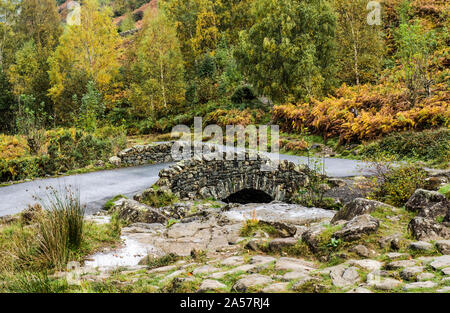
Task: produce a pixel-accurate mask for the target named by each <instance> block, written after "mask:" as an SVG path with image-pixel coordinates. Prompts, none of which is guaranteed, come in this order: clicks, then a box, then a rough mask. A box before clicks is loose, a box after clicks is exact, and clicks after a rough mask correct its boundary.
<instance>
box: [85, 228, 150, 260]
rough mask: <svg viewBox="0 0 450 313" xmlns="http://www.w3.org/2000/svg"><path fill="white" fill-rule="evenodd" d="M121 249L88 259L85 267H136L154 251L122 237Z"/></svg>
mask: <svg viewBox="0 0 450 313" xmlns="http://www.w3.org/2000/svg"><path fill="white" fill-rule="evenodd" d="M122 240H123V241H124V242H123V247H122V248H119V249H117V250H114V251H111V252H101V253H97V254H94V255H92V256H90V257H89V261H86V262H85V266H87V267H93V268H97V267H120V266H127V267H128V266H136V265H138V263H139V261H140V260H141V259H142V258H143V257H145V256H146V255H148V254H150V253H152V252H153V251H156V249H155V248H154V247H152V246H149V245H145V246H144V245H142V244H141V243H139V242H138V241H136V240H133V239H131V238H129V237H126V236H123V237H122Z"/></svg>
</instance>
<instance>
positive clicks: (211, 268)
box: [192, 265, 220, 275]
mask: <svg viewBox="0 0 450 313" xmlns="http://www.w3.org/2000/svg"><path fill="white" fill-rule="evenodd" d="M218 271H220V269H218V268H217V267H214V266H211V265H204V266H202V267H198V268H196V269H195V270H193V271H192V274H194V275H199V274H211V273H214V272H218Z"/></svg>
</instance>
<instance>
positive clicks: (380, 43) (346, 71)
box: [334, 0, 385, 85]
mask: <svg viewBox="0 0 450 313" xmlns="http://www.w3.org/2000/svg"><path fill="white" fill-rule="evenodd" d="M334 5H335V8H336V12H337V16H338V24H337V38H339V40H338V41H337V42H338V60H339V67H340V70H339V72H338V74H339V78H340V79H341V80H342V81H344V82H346V83H349V84H357V85H359V84H360V83H365V82H373V81H375V80H376V78H377V76H378V74H379V73H380V71H381V66H382V64H383V56H384V46H385V45H384V40H383V33H382V29H381V26H377V25H369V24H368V23H367V13H368V11H367V10H366V6H367V0H335V1H334Z"/></svg>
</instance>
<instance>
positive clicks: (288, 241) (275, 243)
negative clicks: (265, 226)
mask: <svg viewBox="0 0 450 313" xmlns="http://www.w3.org/2000/svg"><path fill="white" fill-rule="evenodd" d="M297 242H298V240H297V239H295V238H278V239H274V240H272V241H271V242H270V243H269V249H270V251H272V252H280V251H282V250H283V249H286V248H290V247H293V246H295V245H296V244H297Z"/></svg>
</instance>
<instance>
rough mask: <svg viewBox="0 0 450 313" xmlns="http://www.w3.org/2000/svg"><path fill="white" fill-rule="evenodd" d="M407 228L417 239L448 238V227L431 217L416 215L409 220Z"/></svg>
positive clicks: (449, 237) (449, 233)
mask: <svg viewBox="0 0 450 313" xmlns="http://www.w3.org/2000/svg"><path fill="white" fill-rule="evenodd" d="M408 229H409V230H410V231H411V233H412V235H413V236H414V237H415V238H417V239H418V240H425V241H428V240H439V239H450V229H449V228H448V227H446V226H445V225H443V224H440V223H438V222H436V221H435V220H433V219H431V218H425V217H422V216H417V217H415V218H413V219H412V220H411V222H409V225H408Z"/></svg>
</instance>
